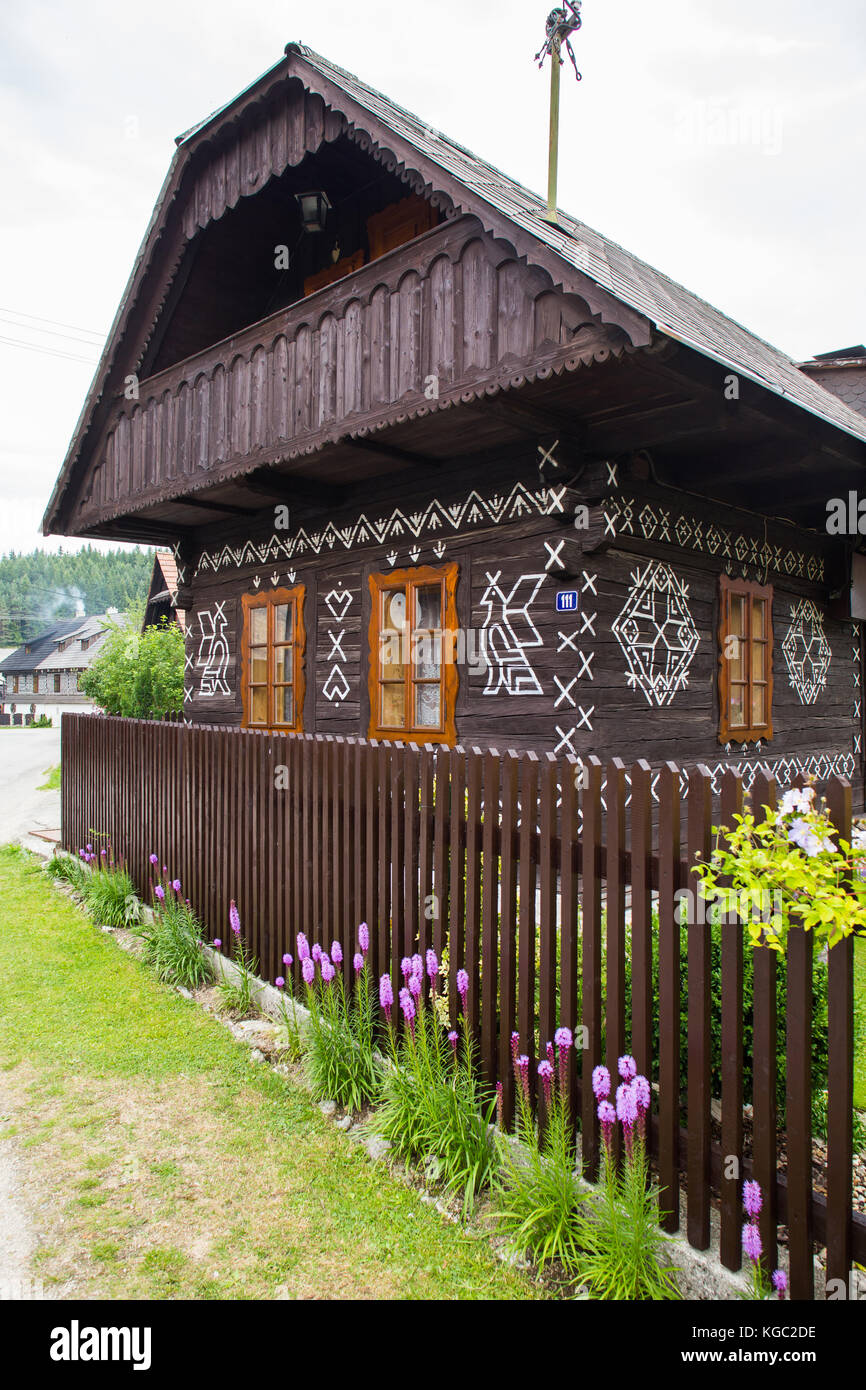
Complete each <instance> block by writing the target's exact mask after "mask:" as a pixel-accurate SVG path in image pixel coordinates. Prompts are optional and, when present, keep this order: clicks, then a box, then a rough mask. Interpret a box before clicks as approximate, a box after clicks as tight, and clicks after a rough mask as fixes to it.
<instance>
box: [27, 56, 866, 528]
mask: <svg viewBox="0 0 866 1390" xmlns="http://www.w3.org/2000/svg"><path fill="white" fill-rule="evenodd" d="M285 54H286V56H285V57H284V58H282V59H281V60H280V61H279V62H278V63H276V64H275V65H274V66H273V67H271V68H269V69H268V71H267V72H265V73H264V74H262V76H261V77H259V78H257V79H256V81H255V82H254V83H252V84H251V85H250V86H249V87H247V88H245V89H244V91H242V92H241V93H239V94H238V95H237V96H235V97H233V98H232V99H231V101H229V102H227V103H226V104H225V105H224V106H222V107H220V108H219V109H218V110H216V111H214V112H212V113H211V115H209V116H207V117H206V118H205V119H204V120H202V121H200V122H199V123H198V124H197V125H194V126H192V127H191V128H190V129H189V130H187V131H186V132H184V134H183V135H180V136H178V137H177V145H178V149H177V150H176V152H175V156H174V159H173V160H172V163H171V166H170V168H169V170H168V173H167V175H166V178H165V181H164V183H163V186H162V189H161V191H160V194H159V197H158V199H157V202H156V205H155V207H154V210H153V213H152V215H151V219H150V223H149V225H148V228H147V231H146V232H145V236H144V240H143V242H142V244H141V247H140V249H139V252H138V256H137V257H136V261H135V264H134V266H133V269H132V272H131V274H130V278H129V281H128V283H127V287H126V289H125V291H124V295H123V298H122V300H121V302H120V304H119V306H118V309H117V313H116V314H115V318H114V322H113V324H112V327H111V331H110V333H109V337H108V340H107V342H106V345H105V348H104V350H103V353H102V356H101V358H100V362H99V365H98V367H97V369H96V372H95V375H94V378H93V382H92V383H91V386H90V390H89V392H88V396H87V399H86V401H85V403H84V406H83V408H82V412H81V415H80V417H79V420H78V423H77V425H76V428H75V434H74V436H73V438H72V441H71V443H70V447H69V450H68V452H67V456H66V459H65V461H64V464H63V467H62V469H61V471H60V475H59V477H58V479H57V482H56V484H55V487H54V489H53V492H52V495H51V498H50V500H49V503H48V506H47V508H46V512H45V516H44V518H43V528H49V529H50V524H51V522H52V521H53V520H54V519H55V515H56V512H57V510H58V507H59V504H60V499H61V496H62V494H63V492H64V491H65V488H66V485H67V481H68V479H69V477H70V474H71V470H72V468H73V465H74V463H75V461H76V459H77V457H78V455H79V452H80V450H81V447H82V445H83V442H84V438H85V436H86V434H87V431H88V428H89V424H90V421H91V417H92V414H93V412H94V410H95V409H96V406H97V403H98V402H99V400H100V399H101V396H102V392H103V389H104V386H105V382H106V378H107V375H108V372H109V369H110V368H111V366H112V364H113V361H114V357H115V354H116V352H117V349H118V346H119V344H120V343H121V342H122V341H123V336H124V324H125V318H126V314H127V311H128V309H129V306H130V303H131V302H133V300H134V297H135V289H136V286H137V285H139V284H140V282H141V278H142V277H143V276H144V275H145V274H146V273H147V270H148V267H149V264H150V261H151V258H152V255H153V251H154V248H155V246H156V243H157V242H158V240H159V236H160V230H161V226H162V222H163V219H164V217H165V216H166V215H167V209H168V206H169V204H170V203H171V201H172V199H173V198H174V197H175V195H176V194H177V191H178V188H179V176H180V172H181V170H182V168H183V166H184V165H185V163H186V161H187V159H188V158H190V157H191V155H192V151H193V149H194V148H196V147H197V142H198V137H200V136H201V135H202V132H204V131H207V130H208V129H209V128H210V127H211V126H212V125H213V124H214V123H216V122H218V121H220V120H222V119H224V118H225V119H227V118H228V115H227V113H229V112H231V113H232V119H234V117H235V114H236V112H237V111H239V109H240V108H241V107H242V106H243V105H244V104H245V103H246V102H248V101H249V102H252V101H253V100H254V99H255V97H256V95H257V94H258V93H260V92H264V91H265V90H266V89H267V87H268V85H269V84H271V83H273V82H274V81H275V80H278V79H279V77H280V75H281V73H286V74H287V75H288V74H293V75H295V76H298V77H300V79H301V80H302V81H303V82H304V83H305V85H306V86H307V87H308V89H309V90H311V91H316V90H317V86H316V76H317V75H318V76H319V77H320V78H321V85H322V87H323V88H327V89H328V98H327V100H326V105H328V104H330V105H331V106H333V107H334V109H340V107H339V98H336V101H335V98H334V96H333V89H339V90H340V91H342V92H343V93H344V94H345V97H346V99H347V101H348V102H349V103H352V104H353V109H352V111H351V114H350V116H349V120H350V122H352V123H354V124H355V125H356V126H357V124H358V119H357V116H358V112H357V110H356V109H354V108H360V109H361V110H362V111H366V112H368V113H369V114H370V115H371V117H372V118H373V121H372V126H371V128H372V129H373V131H374V134H373V136H372V137H371V138H372V140H373V141H374V142H376V140H377V139H378V137H379V135H380V134H381V130H376V126H379V127H381V128H385V129H387V130H389V131H390V132H392V133H393V135H394V136H395V137H396V139H397V141H403V142H405V145H406V146H407V147H408V148H409V149H410V150H412V151H414V152H415V153H416V154H417V155H418V156H419V157H421V158H423V159H424V160H426V161H429V162H430V163H432V164H434V165H436V166H438V168H439V169H440V170H442V171H443V172H444V173H445V174H446V175H447V176H449V177H450V178H451V179H453V180H454V182H455V183H456V184H457V185H459V186H460V188H461V189H462V190H464V191H465V196H464V195H463V193H461V192H458V193H457V196H456V204H457V206H458V208H459V210H461V211H463V212H466V213H474V214H475V215H478V216H481V218H482V221H483V220H484V219H483V211H484V205H485V204H486V205H487V207H488V208H492V209H494V210H495V211H496V212H497V213H498V214H499V215H500V216H503V215H504V216H505V217H506V218H507V219H509V220H510V221H511V222H512V223H513V224H514V225H516V226H518V227H520V228H522V229H523V230H524V231H525V232H527V233H529V234H530V235H531V236H532V237H534V238H536V239H537V240H538V241H539V242H540V243H542V244H543V245H544V246H545V247H546V248H549V249H551V250H553V251H554V252H555V253H556V254H557V255H558V256H560V257H561V258H562V260H563V261H564V262H566V263H567V264H568V265H570V266H572V267H574V268H575V269H577V270H579V271H580V272H582V273H583V274H584V275H586V276H587V278H588V279H590V280H592V281H594V282H595V283H596V284H597V285H598V286H600V287H601V288H602V289H604V290H606V291H607V292H608V293H610V294H611V295H613V296H614V297H615V298H616V299H618V300H619V301H620V302H621V303H623V304H625V305H628V306H629V307H630V308H631V309H632V310H633V311H635V312H637V313H638V314H640V315H642V316H643V317H644V319H645V320H649V322H650V323H651V324H652V325H653V326H654V327H655V328H656V329H657V330H658V331H659V332H660V333H662V334H665V335H667V336H668V337H670V338H672V339H675V340H676V341H678V342H682V343H684V344H686V345H687V346H688V347H691V348H693V349H694V350H695V351H696V352H698V353H700V354H702V355H703V356H705V357H708V358H711V359H713V360H714V361H716V362H718V363H720V364H722V365H723V366H725V367H727V368H728V369H729V370H731V371H733V372H735V373H740V374H742V375H743V376H745V377H747V378H749V379H750V380H752V381H754V382H757V383H758V384H759V385H761V386H763V387H765V388H766V389H767V390H768V391H771V392H773V393H774V394H775V395H776V396H781V397H783V398H784V399H786V400H788V401H790V402H792V403H793V404H794V405H796V406H798V407H800V408H801V409H803V410H806V411H808V412H809V413H810V414H811V415H813V416H817V417H818V418H819V419H821V420H824V421H826V422H827V423H828V424H831V425H834V426H836V427H837V428H838V429H840V430H843V431H845V432H846V433H847V434H849V435H851V436H853V437H854V438H855V439H858V440H861V441H864V442H866V419H864V418H863V417H862V416H861V415H858V414H857V412H856V411H854V410H852V409H850V408H849V407H848V406H847V405H845V403H844V402H843V401H842V400H841V399H840V398H838V397H837V396H834V395H832V394H831V393H829V392H827V391H825V390H824V389H823V387H822V386H821V385H820V384H819V383H818V382H817V381H813V380H812V379H811V377H810V376H809V375H808V374H807V373H806V372H804V371H801V370H800V367H799V365H798V364H797V363H796V362H795V361H794V360H793V359H792V358H791V357H788V356H787V355H786V354H785V353H783V352H781V351H780V350H779V349H778V348H776V347H773V346H772V345H771V344H770V343H767V342H766V341H764V339H762V338H759V337H757V336H756V335H755V334H754V333H751V332H749V330H748V329H747V328H745V327H743V325H742V324H740V323H737V322H736V321H735V320H734V319H731V318H728V317H727V315H725V314H723V313H721V312H720V310H718V309H715V308H713V306H712V305H711V304H708V303H707V302H706V301H705V300H703V299H701V298H700V297H699V296H698V295H695V294H693V293H692V292H691V291H690V290H687V289H685V288H684V287H683V286H682V285H679V284H677V282H676V281H674V280H671V279H670V278H669V277H668V276H667V275H664V274H663V273H662V272H661V271H658V270H656V269H654V268H653V267H652V266H650V265H648V264H647V263H646V262H645V261H642V260H640V259H639V257H637V256H633V255H632V254H631V253H630V252H628V251H626V250H624V248H623V247H621V246H618V245H617V244H616V242H613V241H610V240H609V239H608V238H607V237H604V236H602V235H601V233H599V232H596V231H594V230H593V229H592V228H591V227H588V226H587V225H586V224H585V223H583V222H580V221H579V220H578V219H577V218H575V217H571V216H570V215H569V214H567V213H564V212H562V211H560V212H559V225H557V226H554V225H553V224H551V223H550V222H549V221H547V220H546V218H547V204H546V201H545V200H544V199H543V198H542V197H540V196H539V195H538V194H537V193H533V192H532V191H531V190H530V189H528V188H526V187H524V186H523V185H522V184H519V183H517V182H516V181H515V180H514V179H511V178H509V177H508V176H507V175H506V174H504V173H502V172H501V170H499V169H497V168H495V167H494V166H493V165H492V164H488V163H487V162H486V160H483V159H481V158H479V157H478V156H477V155H475V154H473V153H472V152H471V151H470V150H468V149H466V148H465V146H463V145H460V144H458V143H457V142H456V141H454V140H452V139H450V138H449V137H448V136H447V135H444V134H443V133H442V132H441V131H439V130H436V129H435V128H434V127H432V126H430V125H427V124H426V123H425V122H423V121H422V120H420V119H419V117H417V116H415V115H413V114H412V112H410V111H407V110H405V108H403V107H401V106H399V105H397V103H396V102H393V101H391V100H389V98H388V97H386V96H384V95H383V94H382V93H381V92H378V91H376V89H375V88H373V87H370V86H368V85H367V84H366V83H365V82H362V81H361V80H360V78H358V77H356V76H355V75H354V74H353V73H350V72H347V71H346V70H345V69H344V68H340V67H338V66H337V65H336V64H335V63H331V62H329V61H328V59H327V58H323V57H322V56H321V55H320V54H318V53H316V52H315V51H314V50H313V49H311V48H307V47H306V46H305V45H304V44H301V43H290V44H287V46H286V50H285ZM410 157H411V156H410ZM395 162H396V165H397V167H398V168H399V167H400V165H401V158H400V157H399V155H398V158H397V159H396V161H395Z"/></svg>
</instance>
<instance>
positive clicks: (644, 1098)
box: [632, 1076, 652, 1110]
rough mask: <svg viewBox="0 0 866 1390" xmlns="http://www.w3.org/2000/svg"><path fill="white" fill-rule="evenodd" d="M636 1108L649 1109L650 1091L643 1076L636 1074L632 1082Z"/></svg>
mask: <svg viewBox="0 0 866 1390" xmlns="http://www.w3.org/2000/svg"><path fill="white" fill-rule="evenodd" d="M632 1085H633V1088H634V1098H635V1100H636V1101H637V1108H638V1110H649V1108H650V1101H651V1099H652V1092H651V1090H650V1084H649V1082H648V1081H647V1079H646V1077H645V1076H636V1077H635V1079H634V1082H633V1083H632Z"/></svg>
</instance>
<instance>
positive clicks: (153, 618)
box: [141, 550, 186, 632]
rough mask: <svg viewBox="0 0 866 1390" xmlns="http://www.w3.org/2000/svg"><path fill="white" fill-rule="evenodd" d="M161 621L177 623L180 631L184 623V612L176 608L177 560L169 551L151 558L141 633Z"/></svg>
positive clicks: (158, 552)
mask: <svg viewBox="0 0 866 1390" xmlns="http://www.w3.org/2000/svg"><path fill="white" fill-rule="evenodd" d="M163 621H165V622H171V623H177V624H178V626H179V627H180V629H181V631H183V628H184V626H185V623H186V617H185V614H184V610H183V609H182V608H178V606H177V560H176V559H175V557H174V555H173V554H172V552H171V551H170V550H157V552H156V554H155V555H154V557H153V571H152V573H151V576H150V587H149V588H148V591H147V603H146V604H145V609H144V618H143V620H142V624H141V629H142V632H143V631H144V630H145V629H146V628H149V627H156V626H158V624H159V623H161V622H163Z"/></svg>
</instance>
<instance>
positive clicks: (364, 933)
mask: <svg viewBox="0 0 866 1390" xmlns="http://www.w3.org/2000/svg"><path fill="white" fill-rule="evenodd" d="M358 945H359V946H360V947H361V950H362V951H363V952H364V955H366V954H367V952H368V951H369V949H370V928H369V927H368V926H367V923H366V922H362V923H361V925H360V927H359V928H358Z"/></svg>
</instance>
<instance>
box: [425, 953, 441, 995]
mask: <svg viewBox="0 0 866 1390" xmlns="http://www.w3.org/2000/svg"><path fill="white" fill-rule="evenodd" d="M426 960H427V977H428V979H429V980H431V981H432V983H433V988H434V990H435V988H436V977H437V975H438V974H439V959H438V957H437V955H436V952H435V951H428V952H427V956H426Z"/></svg>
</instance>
